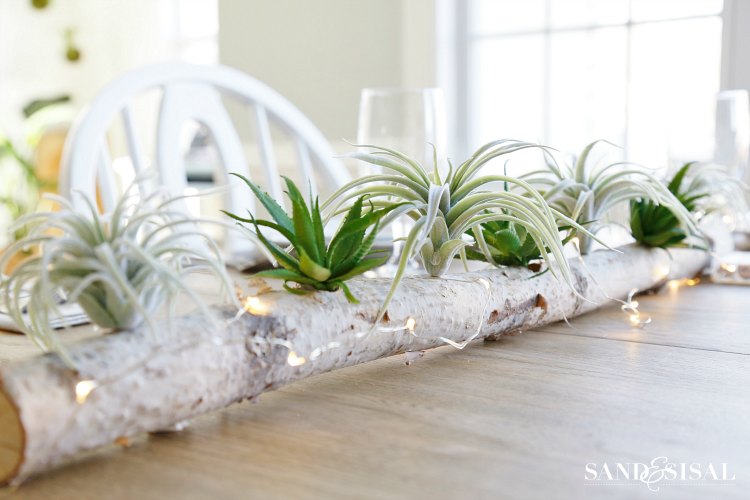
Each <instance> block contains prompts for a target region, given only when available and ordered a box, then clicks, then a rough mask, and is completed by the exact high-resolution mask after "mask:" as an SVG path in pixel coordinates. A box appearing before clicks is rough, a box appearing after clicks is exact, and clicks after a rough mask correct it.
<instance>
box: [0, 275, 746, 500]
mask: <svg viewBox="0 0 750 500" xmlns="http://www.w3.org/2000/svg"><path fill="white" fill-rule="evenodd" d="M639 301H640V304H641V306H640V308H641V311H643V312H644V313H645V314H649V315H650V316H651V317H652V318H653V322H652V324H650V325H649V326H648V327H646V328H645V329H642V330H641V329H637V328H634V327H631V326H630V324H629V323H628V322H627V317H626V316H625V315H624V314H623V313H622V312H621V311H620V310H619V307H618V306H616V305H615V306H612V307H610V308H605V309H603V310H600V311H597V312H594V313H591V314H589V315H586V316H584V317H581V318H577V319H575V320H574V321H572V328H571V327H568V326H567V325H565V324H564V323H562V324H556V325H552V326H549V327H547V328H544V329H542V330H539V331H530V332H525V333H522V334H518V335H514V336H510V337H505V338H502V339H501V340H499V341H496V342H486V343H481V342H478V343H474V344H472V345H471V346H469V347H467V348H466V349H464V350H462V351H459V350H456V349H453V348H451V347H443V348H439V349H436V350H433V351H429V352H427V353H426V354H425V356H424V357H423V358H422V359H419V360H417V361H416V362H414V363H413V364H411V366H406V365H405V364H404V358H403V357H394V358H389V359H385V360H381V361H376V362H372V363H368V364H365V365H362V366H356V367H352V368H347V369H343V370H339V371H336V372H333V373H328V374H324V375H320V376H317V377H313V378H311V379H308V380H304V381H301V382H298V383H295V384H293V385H291V386H289V387H286V388H283V389H281V390H279V391H276V392H273V393H270V394H266V395H264V396H262V397H261V400H260V401H259V402H257V403H250V402H246V403H242V404H239V405H235V406H233V407H231V408H229V409H227V410H223V411H219V412H216V413H214V414H211V415H208V416H205V417H201V418H198V419H196V420H195V421H193V422H192V423H191V425H190V426H189V427H188V428H187V429H186V430H184V431H182V432H179V433H171V434H161V435H151V436H143V437H142V438H139V439H138V440H136V441H134V442H132V443H131V446H130V447H129V448H126V449H123V448H122V447H121V446H115V445H113V446H112V447H111V448H108V449H105V450H102V451H99V452H96V453H92V454H89V455H87V456H86V457H84V458H82V459H77V460H75V461H74V462H72V463H70V464H67V465H65V466H63V467H60V468H58V469H56V470H54V471H52V472H51V473H47V474H44V475H41V476H38V477H35V478H33V479H31V480H29V481H28V482H26V483H24V484H23V485H22V486H20V487H19V488H17V489H12V488H6V489H5V490H2V491H0V495H5V496H8V497H10V498H29V499H37V498H38V499H51V498H71V499H86V498H107V499H110V500H113V499H119V498H138V499H150V498H160V499H161V498H185V499H191V498H196V499H199V498H212V499H220V498H221V499H223V498H262V499H266V498H410V499H421V498H461V499H463V498H524V499H525V498H540V499H551V498H622V499H633V498H649V499H661V498H680V499H684V498H738V499H740V498H747V492H748V491H750V452H749V451H748V450H750V357H749V356H748V354H750V288H748V287H732V286H719V285H704V284H701V285H699V286H696V287H690V288H681V289H680V290H679V291H677V292H676V293H673V292H669V291H666V290H665V291H664V292H662V293H660V294H658V295H655V296H648V297H642V298H639ZM71 334H72V335H74V336H85V335H90V334H91V332H90V330H88V331H87V330H86V329H85V328H81V329H79V330H77V331H76V332H72V333H71ZM71 334H67V335H71ZM35 352H36V351H35V350H34V349H33V346H31V345H30V343H29V342H28V341H27V340H26V339H25V338H23V337H20V336H17V335H10V334H0V360H3V361H0V362H5V361H7V360H8V359H19V358H22V357H25V356H28V355H32V354H33V353H35ZM658 456H666V457H668V458H669V459H670V460H672V461H676V462H688V463H690V462H700V463H703V464H705V463H708V462H714V463H721V462H725V463H728V467H729V469H730V471H731V472H732V473H733V474H735V476H736V480H735V481H732V482H727V483H717V482H704V483H701V484H694V483H692V484H674V483H670V484H664V485H663V486H661V489H660V491H659V492H657V493H653V492H650V491H649V490H648V489H647V487H646V486H645V485H643V484H640V483H634V484H627V485H600V484H592V483H591V482H587V481H585V480H584V472H585V469H584V467H585V465H586V464H587V463H590V462H595V463H597V464H601V463H603V462H608V463H610V464H614V463H616V462H649V461H650V460H651V459H653V458H655V457H658ZM665 483H666V481H665Z"/></svg>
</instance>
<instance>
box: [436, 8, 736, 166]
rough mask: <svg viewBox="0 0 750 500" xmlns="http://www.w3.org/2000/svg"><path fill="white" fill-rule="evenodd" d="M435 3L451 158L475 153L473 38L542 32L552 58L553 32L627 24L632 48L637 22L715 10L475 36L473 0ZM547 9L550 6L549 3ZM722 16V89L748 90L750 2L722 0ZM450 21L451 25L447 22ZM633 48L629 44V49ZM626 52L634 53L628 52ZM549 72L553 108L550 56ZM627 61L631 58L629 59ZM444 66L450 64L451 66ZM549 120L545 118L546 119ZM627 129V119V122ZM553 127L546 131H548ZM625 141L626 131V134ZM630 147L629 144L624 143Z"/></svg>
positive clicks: (547, 106) (439, 69)
mask: <svg viewBox="0 0 750 500" xmlns="http://www.w3.org/2000/svg"><path fill="white" fill-rule="evenodd" d="M435 1H436V6H437V9H436V10H437V14H438V15H437V16H436V22H437V23H438V29H437V33H438V40H437V41H436V43H437V46H438V47H440V48H442V50H439V51H438V54H436V55H437V57H436V59H437V78H438V81H437V84H438V86H440V87H443V88H445V89H446V100H447V102H446V108H447V111H448V115H449V116H451V117H452V119H451V120H450V123H449V127H448V134H449V144H452V145H453V146H452V148H451V149H450V151H449V153H450V154H451V156H452V157H456V158H466V157H468V155H469V154H471V151H470V149H471V148H472V147H473V145H472V144H471V132H472V127H471V110H470V108H469V105H470V97H469V87H470V78H471V75H470V74H469V71H470V68H471V61H470V48H471V43H472V41H473V39H476V38H484V37H490V36H492V37H495V36H497V37H507V36H518V35H522V34H535V33H538V34H540V35H543V36H544V37H545V41H544V43H545V47H546V48H545V57H546V58H549V45H550V39H551V37H550V35H551V34H552V33H562V32H571V31H578V32H581V31H591V30H597V29H602V28H608V27H625V28H626V30H627V43H628V47H630V41H631V37H632V29H633V27H635V26H643V25H646V24H659V23H666V22H674V21H680V20H688V19H701V18H711V17H715V16H717V14H703V15H694V16H682V17H674V18H670V19H665V20H644V21H633V20H631V19H628V21H627V22H625V23H609V24H601V25H599V24H597V25H582V26H576V27H562V28H551V27H550V26H549V23H547V22H545V27H544V28H543V29H535V30H524V31H520V30H519V31H518V32H513V33H506V34H493V35H479V36H476V35H474V36H473V35H472V34H471V33H470V32H469V19H470V8H471V6H470V3H471V2H470V1H468V0H466V1H464V0H435ZM547 11H549V7H547ZM548 13H549V12H548ZM718 16H719V17H720V18H721V20H722V35H721V36H722V40H721V69H720V88H719V90H728V89H737V88H744V89H750V66H747V67H745V66H743V64H741V63H742V61H747V60H748V59H750V31H748V30H743V29H742V27H743V26H747V25H750V2H743V1H742V0H724V5H723V9H722V12H721V13H720V14H719V15H718ZM448 24H449V25H448ZM628 50H629V48H628ZM628 57H630V54H629V53H628ZM544 66H545V71H546V72H547V77H546V79H545V80H546V81H545V88H546V89H547V90H545V99H546V102H545V104H544V109H545V111H544V112H545V113H549V110H550V103H549V90H548V89H549V85H550V82H549V74H548V72H549V66H550V65H549V59H547V60H546V61H545V64H544ZM628 66H630V63H629V62H628ZM445 68H451V70H450V71H447V70H446V69H445ZM548 121H549V120H546V122H548ZM626 130H627V124H626ZM548 135H549V132H548V131H545V136H548ZM625 137H626V139H625V140H627V133H626V134H625ZM623 146H624V147H626V148H627V144H623Z"/></svg>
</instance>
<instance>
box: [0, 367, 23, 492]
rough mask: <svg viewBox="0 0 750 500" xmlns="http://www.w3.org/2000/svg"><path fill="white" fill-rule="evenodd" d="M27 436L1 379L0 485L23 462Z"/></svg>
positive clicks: (16, 470)
mask: <svg viewBox="0 0 750 500" xmlns="http://www.w3.org/2000/svg"><path fill="white" fill-rule="evenodd" d="M25 441H26V436H25V434H24V430H23V425H21V416H20V415H19V414H18V408H16V406H15V405H14V404H13V402H12V400H11V398H10V397H8V395H7V394H6V393H5V388H4V387H3V386H2V381H0V485H2V484H6V483H8V482H9V481H10V480H12V479H13V478H14V477H15V476H16V474H18V470H19V468H20V467H21V463H23V452H24V447H25Z"/></svg>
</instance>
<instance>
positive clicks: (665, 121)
mask: <svg viewBox="0 0 750 500" xmlns="http://www.w3.org/2000/svg"><path fill="white" fill-rule="evenodd" d="M720 61H721V20H720V19H719V18H718V17H716V18H706V19H694V20H689V21H673V22H666V23H658V24H646V25H642V26H634V27H633V33H632V70H631V86H630V103H631V104H630V109H629V113H630V123H629V134H628V135H629V137H628V139H629V140H628V146H629V150H630V152H631V159H632V160H635V161H639V162H643V163H648V164H654V165H665V164H666V162H667V160H669V159H670V158H671V159H672V160H674V161H683V160H707V159H710V158H711V155H712V149H713V123H714V118H713V113H714V106H715V104H714V102H715V98H716V92H717V91H718V90H719V74H720V71H719V69H720Z"/></svg>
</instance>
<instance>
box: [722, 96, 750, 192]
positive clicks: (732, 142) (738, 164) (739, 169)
mask: <svg viewBox="0 0 750 500" xmlns="http://www.w3.org/2000/svg"><path fill="white" fill-rule="evenodd" d="M715 134H716V135H715V137H716V145H715V150H714V162H716V163H718V164H719V165H725V166H726V167H727V168H729V169H730V171H731V172H732V173H733V174H734V175H735V176H736V177H737V178H739V179H740V180H744V181H747V180H750V179H748V174H750V172H748V154H750V104H749V103H748V92H747V90H744V89H742V90H725V91H723V92H719V93H718V95H717V96H716V132H715Z"/></svg>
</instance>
